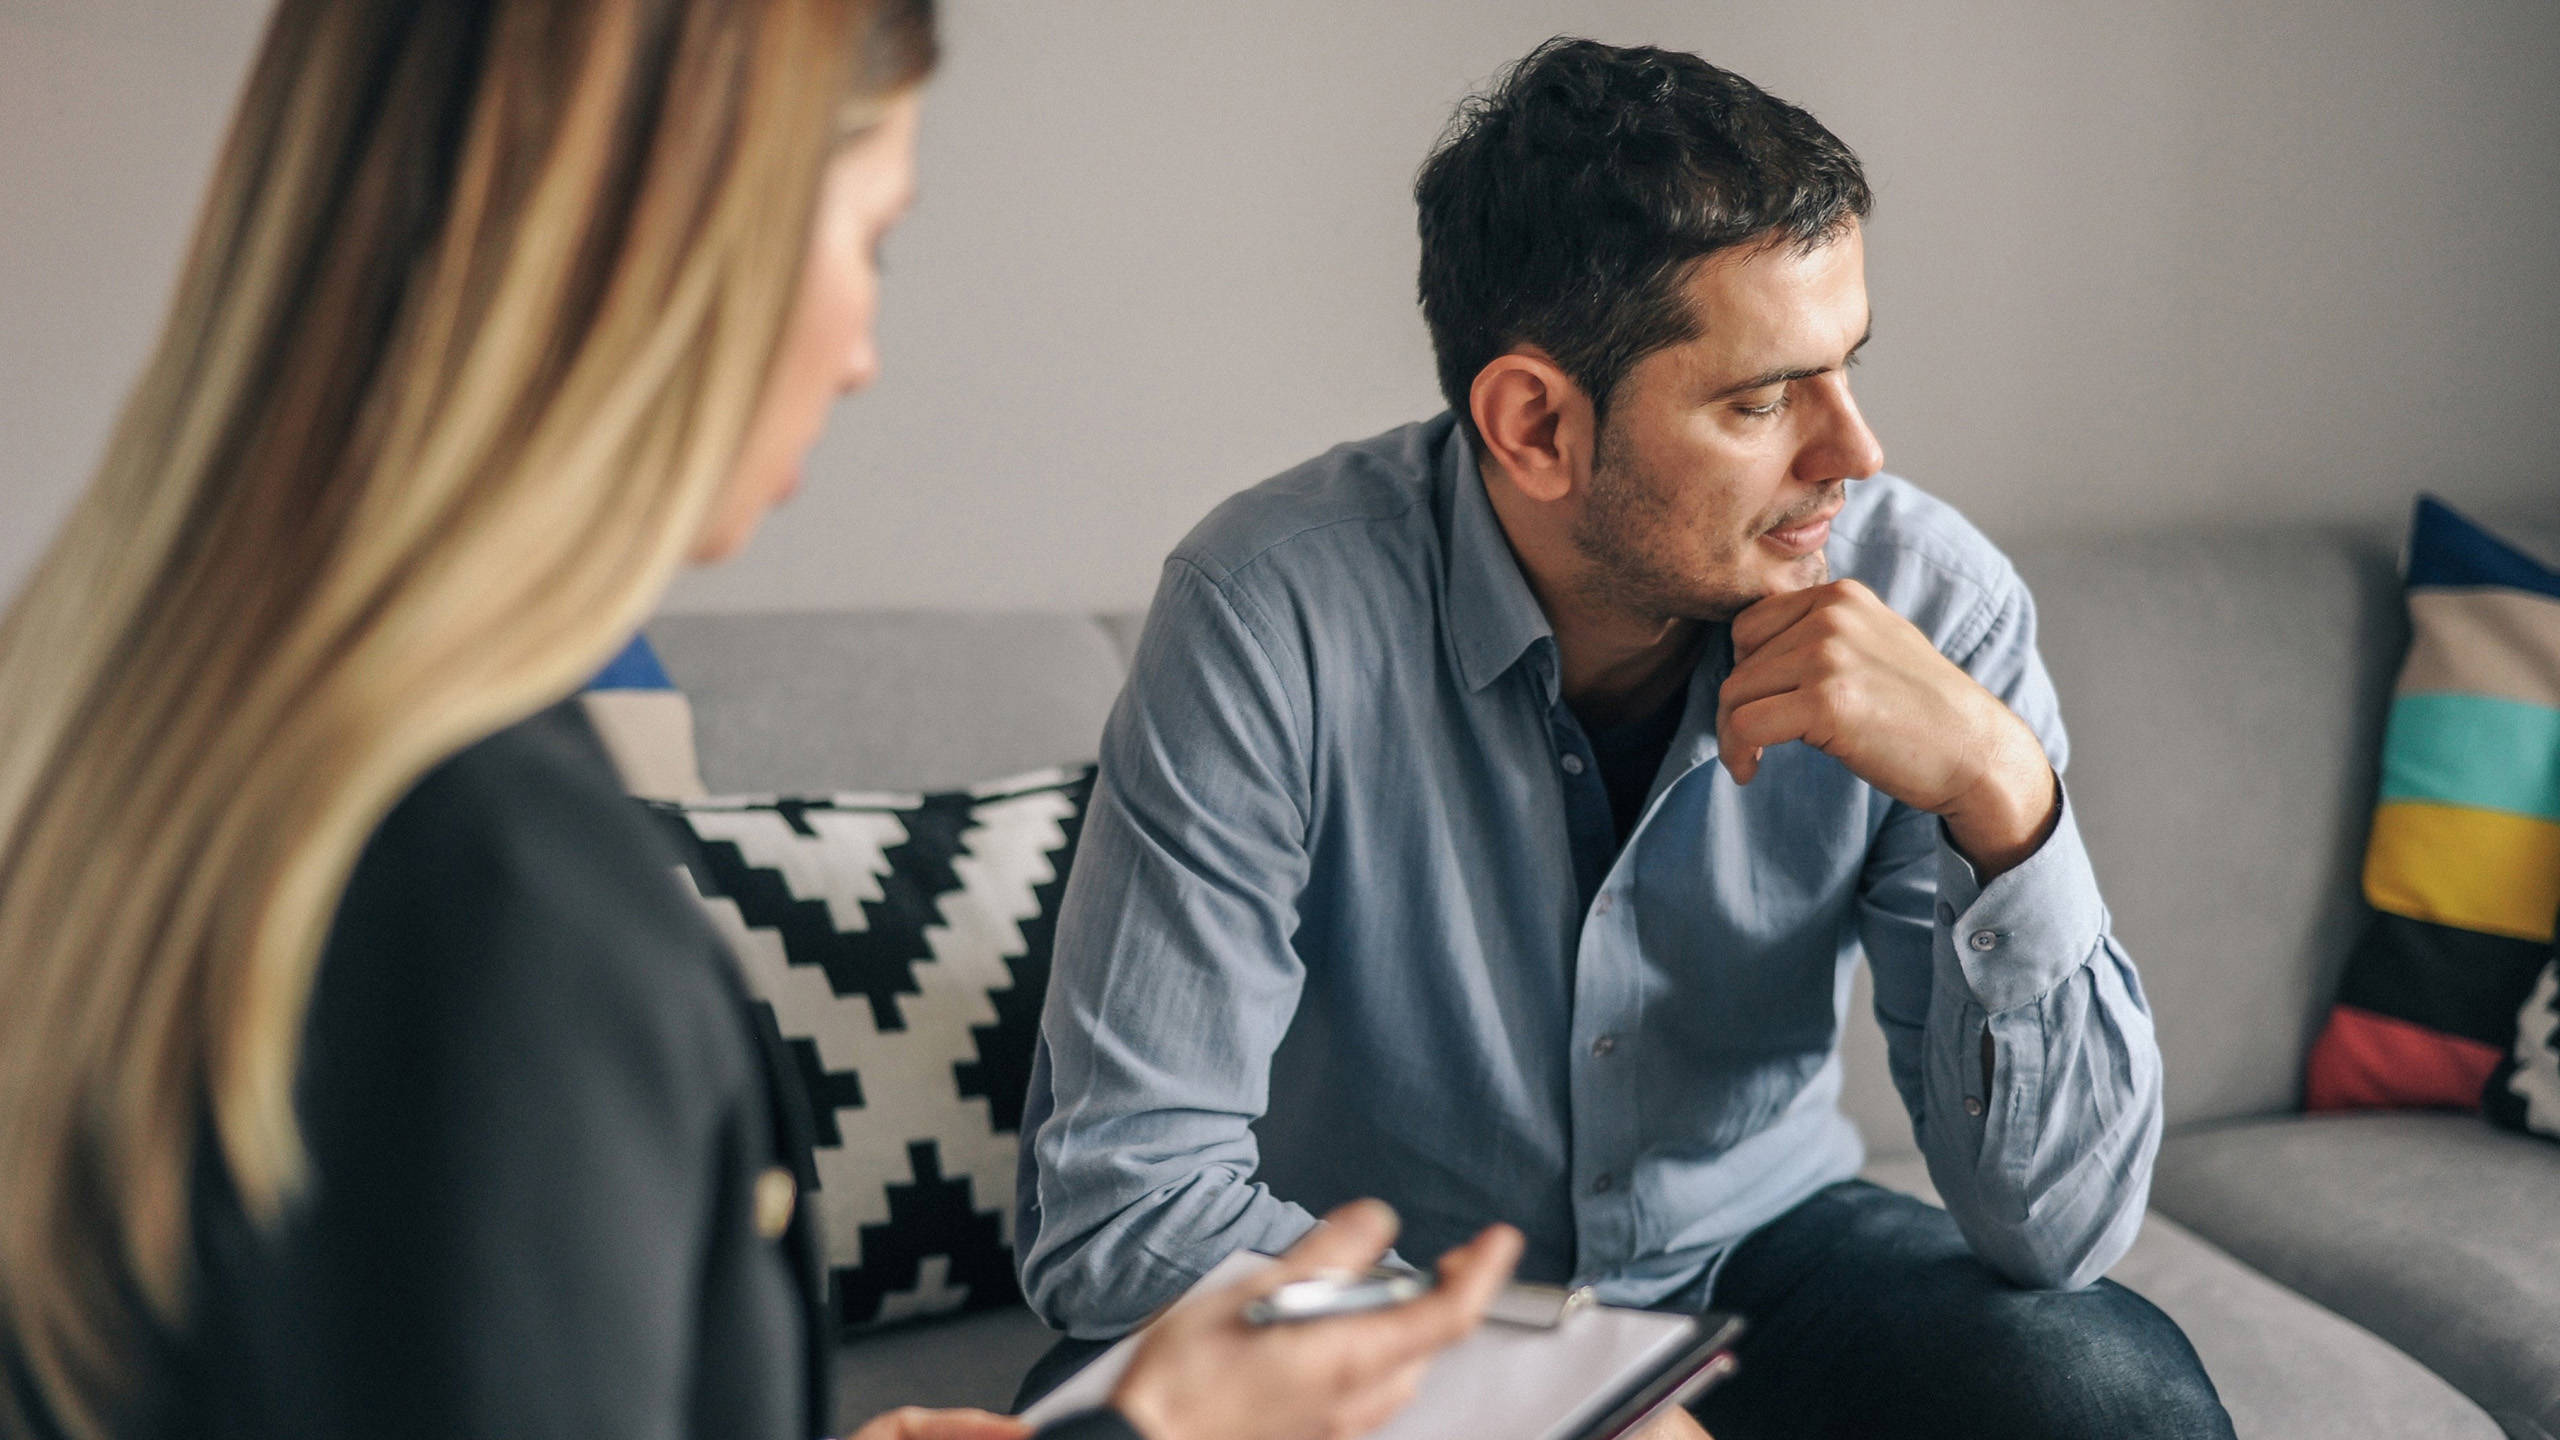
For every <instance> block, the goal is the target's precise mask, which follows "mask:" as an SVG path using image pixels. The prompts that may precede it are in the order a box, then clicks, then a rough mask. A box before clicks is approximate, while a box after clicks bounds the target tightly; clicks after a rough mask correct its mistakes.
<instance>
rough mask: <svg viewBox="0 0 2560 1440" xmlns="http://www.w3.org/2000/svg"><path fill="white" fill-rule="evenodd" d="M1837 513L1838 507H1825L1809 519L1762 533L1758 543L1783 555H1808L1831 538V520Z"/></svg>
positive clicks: (1838, 511)
mask: <svg viewBox="0 0 2560 1440" xmlns="http://www.w3.org/2000/svg"><path fill="white" fill-rule="evenodd" d="M1839 513H1840V507H1839V506H1838V505H1836V504H1834V505H1826V506H1824V507H1823V508H1822V510H1821V512H1820V513H1819V514H1816V515H1814V516H1812V517H1811V518H1809V519H1804V520H1799V521H1797V522H1796V523H1794V524H1793V525H1789V526H1787V527H1785V528H1783V529H1776V530H1764V531H1762V532H1761V533H1760V542H1761V543H1762V544H1764V545H1767V546H1769V547H1771V548H1772V549H1775V550H1777V551H1778V552H1779V553H1780V554H1783V555H1796V556H1803V555H1810V554H1812V553H1813V552H1814V551H1816V550H1819V549H1821V548H1822V542H1824V541H1825V540H1828V539H1830V538H1831V520H1832V517H1834V516H1836V515H1838V514H1839Z"/></svg>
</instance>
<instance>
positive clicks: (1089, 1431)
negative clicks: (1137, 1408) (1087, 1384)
mask: <svg viewBox="0 0 2560 1440" xmlns="http://www.w3.org/2000/svg"><path fill="white" fill-rule="evenodd" d="M1032 1440H1146V1437H1144V1436H1142V1435H1140V1434H1139V1433H1138V1429H1137V1427H1136V1426H1134V1425H1131V1424H1130V1423H1129V1421H1128V1417H1126V1416H1124V1415H1122V1414H1121V1413H1120V1412H1119V1411H1117V1410H1109V1409H1102V1410H1079V1411H1077V1412H1076V1413H1074V1414H1073V1415H1068V1416H1064V1417H1061V1418H1059V1419H1056V1420H1052V1421H1050V1422H1049V1423H1048V1424H1046V1425H1043V1426H1041V1427H1040V1430H1039V1433H1037V1434H1036V1435H1034V1436H1033V1437H1032Z"/></svg>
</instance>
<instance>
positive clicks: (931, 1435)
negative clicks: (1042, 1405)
mask: <svg viewBox="0 0 2560 1440" xmlns="http://www.w3.org/2000/svg"><path fill="white" fill-rule="evenodd" d="M1030 1433H1031V1427H1030V1426H1028V1425H1025V1424H1023V1423H1022V1422H1021V1421H1019V1420H1016V1419H1014V1418H1013V1417H1012V1416H1009V1415H990V1414H988V1413H987V1412H986V1411H984V1410H919V1409H917V1408H915V1407H914V1406H912V1405H910V1406H908V1407H907V1408H906V1409H903V1410H892V1411H890V1412H889V1413H888V1414H886V1415H883V1416H881V1417H880V1418H879V1419H877V1420H874V1421H872V1422H871V1423H870V1424H868V1425H865V1426H863V1427H862V1428H861V1429H859V1430H856V1431H854V1432H853V1434H852V1435H851V1436H850V1437H848V1440H1022V1437H1024V1436H1026V1435H1029V1434H1030Z"/></svg>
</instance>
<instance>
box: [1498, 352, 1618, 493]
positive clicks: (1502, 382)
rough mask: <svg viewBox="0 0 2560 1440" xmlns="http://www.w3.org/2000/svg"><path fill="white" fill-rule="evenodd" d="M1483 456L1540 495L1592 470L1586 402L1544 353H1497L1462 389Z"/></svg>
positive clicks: (1566, 488)
mask: <svg viewBox="0 0 2560 1440" xmlns="http://www.w3.org/2000/svg"><path fill="white" fill-rule="evenodd" d="M1467 408H1468V411H1469V413H1471V414H1472V415H1473V416H1474V417H1475V422H1476V434H1477V435H1479V436H1481V437H1482V438H1483V440H1484V458H1485V460H1486V461H1487V462H1488V463H1489V464H1491V465H1493V466H1495V467H1496V468H1498V469H1499V470H1500V471H1501V472H1502V473H1503V475H1505V476H1506V477H1507V478H1509V480H1510V481H1511V483H1512V485H1513V487H1514V488H1516V489H1518V490H1519V491H1520V493H1521V494H1522V495H1523V496H1525V497H1527V498H1528V499H1531V500H1535V501H1538V502H1540V503H1550V502H1553V501H1557V500H1561V499H1563V498H1564V497H1566V496H1567V495H1570V494H1572V493H1573V492H1574V491H1575V490H1576V489H1578V488H1580V487H1581V486H1582V485H1583V484H1584V483H1585V482H1586V481H1588V480H1589V479H1590V475H1591V441H1592V429H1593V426H1592V417H1591V402H1590V400H1589V399H1588V398H1586V397H1585V396H1584V395H1583V393H1582V387H1581V386H1579V385H1576V384H1574V383H1573V379H1572V377H1571V376H1568V375H1566V374H1565V373H1564V371H1563V370H1561V369H1559V368H1557V366H1556V362H1554V361H1553V360H1550V359H1548V358H1547V357H1546V355H1545V353H1544V352H1542V351H1539V350H1536V349H1534V348H1527V347H1524V348H1522V349H1518V350H1514V351H1511V352H1510V353H1509V354H1506V355H1499V356H1496V357H1495V358H1494V359H1493V361H1492V362H1491V363H1490V364H1488V365H1486V366H1485V367H1484V368H1483V369H1482V370H1479V371H1477V372H1476V382H1475V384H1474V385H1473V386H1471V387H1469V389H1468V391H1467Z"/></svg>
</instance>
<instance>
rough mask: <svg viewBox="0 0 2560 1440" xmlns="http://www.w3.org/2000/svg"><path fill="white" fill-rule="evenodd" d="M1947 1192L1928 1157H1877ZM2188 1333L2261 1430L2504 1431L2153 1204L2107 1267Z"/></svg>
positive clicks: (2472, 1438) (1895, 1172) (2257, 1433)
mask: <svg viewBox="0 0 2560 1440" xmlns="http://www.w3.org/2000/svg"><path fill="white" fill-rule="evenodd" d="M1867 1178H1868V1179H1870V1180H1873V1181H1874V1182H1876V1183H1877V1184H1879V1185H1884V1186H1889V1187H1891V1188H1893V1189H1896V1190H1901V1191H1905V1192H1907V1193H1909V1194H1913V1195H1918V1196H1920V1197H1921V1198H1923V1199H1926V1200H1928V1201H1930V1202H1931V1203H1936V1201H1937V1198H1938V1196H1937V1192H1936V1190H1935V1189H1933V1188H1932V1187H1931V1186H1930V1184H1929V1175H1928V1171H1927V1170H1926V1169H1925V1168H1924V1167H1923V1166H1922V1165H1921V1163H1920V1160H1919V1158H1918V1157H1916V1156H1914V1157H1911V1158H1908V1159H1903V1160H1893V1161H1884V1162H1879V1163H1877V1164H1874V1165H1870V1166H1868V1167H1867ZM2108 1278H2110V1279H2112V1280H2114V1281H2116V1282H2117V1283H2118V1284H2121V1285H2125V1286H2128V1287H2130V1288H2131V1289H2132V1290H2134V1291H2135V1292H2136V1293H2138V1294H2140V1295H2142V1296H2143V1297H2144V1298H2145V1299H2148V1300H2149V1301H2150V1302H2151V1303H2152V1304H2154V1305H2157V1306H2159V1307H2160V1308H2161V1309H2162V1310H2163V1311H2165V1312H2166V1313H2167V1314H2168V1316H2169V1318H2170V1319H2172V1320H2175V1321H2177V1322H2178V1326H2179V1328H2180V1329H2182V1330H2184V1331H2186V1332H2187V1339H2188V1340H2189V1341H2190V1342H2192V1343H2193V1344H2194V1345H2195V1347H2196V1354H2197V1356H2198V1357H2200V1358H2201V1359H2202V1360H2203V1361H2204V1368H2205V1373H2206V1374H2208V1375H2211V1376H2212V1377H2213V1383H2214V1388H2216V1389H2218V1390H2220V1391H2221V1392H2222V1404H2223V1408H2224V1409H2226V1410H2229V1411H2230V1412H2231V1423H2232V1428H2233V1429H2234V1430H2236V1431H2237V1432H2238V1433H2240V1434H2242V1435H2245V1436H2248V1437H2250V1440H2352V1437H2362V1436H2370V1437H2372V1440H2404V1437H2408V1436H2416V1435H2424V1436H2429V1437H2443V1440H2452V1437H2465V1440H2496V1437H2497V1435H2498V1433H2499V1432H2498V1427H2497V1425H2496V1424H2495V1423H2494V1422H2493V1421H2491V1420H2490V1418H2489V1417H2488V1415H2487V1414H2485V1413H2484V1412H2482V1410H2481V1409H2480V1407H2479V1406H2477V1405H2474V1404H2473V1403H2471V1402H2470V1401H2469V1400H2467V1399H2465V1398H2464V1397H2463V1395H2462V1393H2461V1392H2460V1391H2458V1390H2455V1389H2454V1388H2453V1387H2452V1386H2450V1385H2448V1384H2446V1383H2445V1382H2444V1381H2443V1380H2442V1379H2440V1378H2438V1377H2437V1376H2436V1375H2435V1374H2433V1373H2432V1372H2430V1371H2429V1370H2428V1369H2427V1368H2426V1367H2425V1366H2423V1365H2420V1364H2419V1363H2417V1362H2416V1361H2415V1360H2412V1359H2410V1358H2409V1357H2408V1356H2407V1355H2404V1354H2402V1353H2401V1352H2399V1351H2397V1350H2395V1349H2393V1348H2391V1347H2390V1346H2389V1345H2386V1344H2384V1343H2383V1342H2382V1341H2381V1340H2380V1339H2378V1338H2376V1337H2375V1336H2374V1335H2373V1334H2372V1332H2370V1331H2367V1330H2364V1329H2361V1328H2359V1327H2358V1326H2356V1325H2354V1324H2352V1323H2350V1322H2348V1321H2347V1320H2345V1319H2343V1318H2341V1317H2339V1316H2338V1315H2336V1314H2334V1313H2332V1312H2330V1311H2328V1310H2324V1309H2322V1308H2320V1307H2319V1306H2317V1305H2314V1304H2312V1303H2311V1302H2310V1301H2308V1300H2306V1299H2304V1298H2303V1297H2302V1296H2300V1295H2298V1294H2296V1293H2294V1292H2293V1291H2291V1290H2288V1289H2286V1288H2285V1287H2283V1286H2281V1285H2278V1284H2276V1283H2275V1282H2274V1281H2272V1280H2270V1279H2268V1278H2267V1277H2266V1276H2264V1275H2261V1274H2259V1273H2258V1272H2257V1271H2255V1270H2252V1269H2250V1268H2249V1267H2248V1266H2246V1265H2243V1264H2241V1263H2240V1262H2239V1261H2237V1260H2234V1259H2233V1258H2231V1256H2229V1255H2227V1254H2225V1253H2223V1252H2222V1251H2220V1250H2218V1249H2216V1248H2214V1247H2213V1246H2212V1245H2209V1244H2207V1243H2206V1242H2205V1241H2203V1240H2202V1239H2200V1238H2198V1237H2197V1236H2196V1235H2195V1233H2194V1232H2192V1231H2190V1230H2188V1229H2186V1228H2185V1227H2183V1226H2181V1225H2179V1224H2178V1223H2177V1222H2176V1221H2174V1220H2170V1219H2168V1218H2167V1217H2165V1216H2162V1215H2160V1214H2158V1213H2157V1212H2154V1213H2153V1214H2152V1215H2151V1216H2150V1217H2149V1218H2148V1219H2146V1220H2145V1221H2144V1222H2143V1226H2142V1233H2141V1235H2140V1236H2139V1237H2137V1238H2136V1239H2135V1240H2134V1242H2133V1249H2132V1250H2131V1251H2130V1252H2129V1253H2128V1254H2126V1256H2125V1257H2124V1259H2123V1260H2121V1261H2119V1262H2118V1263H2117V1265H2116V1268H2115V1269H2114V1270H2112V1271H2109V1272H2108Z"/></svg>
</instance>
